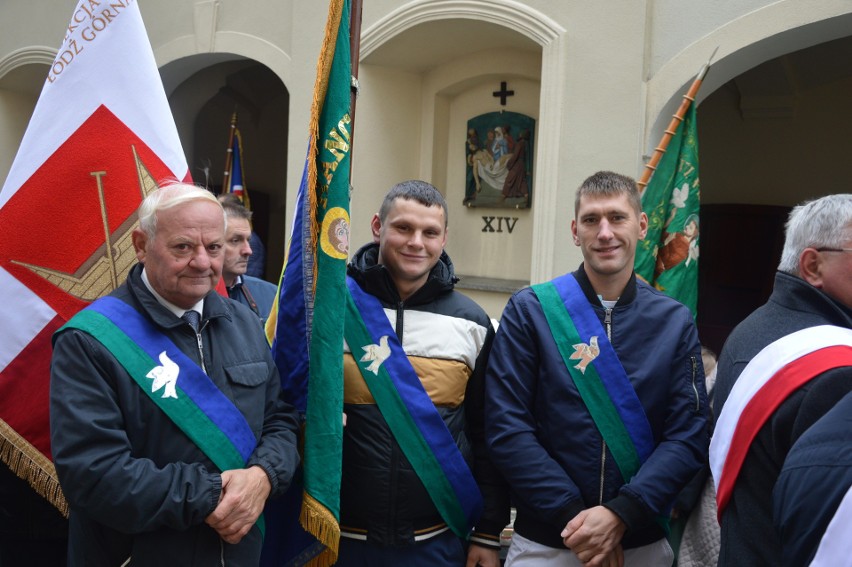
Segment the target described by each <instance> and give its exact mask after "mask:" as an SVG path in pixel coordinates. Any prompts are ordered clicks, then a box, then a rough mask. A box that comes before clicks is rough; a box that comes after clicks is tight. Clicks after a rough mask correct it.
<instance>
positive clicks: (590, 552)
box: [561, 506, 626, 567]
mask: <svg viewBox="0 0 852 567" xmlns="http://www.w3.org/2000/svg"><path fill="white" fill-rule="evenodd" d="M625 529H626V528H625V526H624V522H622V521H621V518H619V517H618V516H617V515H616V514H614V513H613V512H612V511H610V510H608V509H607V508H604V507H603V506H595V507H594V508H588V509H586V510H583V511H582V512H580V513H579V514H577V515H576V516H574V518H573V519H572V520H571V521H570V522H568V525H567V526H565V529H564V530H562V534H561V535H562V542H563V543H564V544H565V547H567V548H568V549H570V550H571V551H573V552H574V555H576V556H577V559H579V560H580V562H581V563H583V564H584V565H588V566H589V567H604V566H605V567H611V566H614V567H621V566H622V565H623V564H624V554H623V552H622V550H621V538H622V537H623V536H624V531H625Z"/></svg>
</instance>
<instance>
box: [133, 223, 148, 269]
mask: <svg viewBox="0 0 852 567" xmlns="http://www.w3.org/2000/svg"><path fill="white" fill-rule="evenodd" d="M131 238H132V240H133V249H134V250H136V259H137V260H139V261H140V262H141V263H143V264H144V263H145V255H146V253H147V252H146V251H147V246H148V234H147V233H146V232H145V231H144V230H142V229H141V228H137V229H136V230H134V231H133V234H132V235H131Z"/></svg>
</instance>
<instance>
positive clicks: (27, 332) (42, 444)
mask: <svg viewBox="0 0 852 567" xmlns="http://www.w3.org/2000/svg"><path fill="white" fill-rule="evenodd" d="M166 179H181V180H188V179H189V174H188V170H187V165H186V159H185V157H184V154H183V150H182V149H181V145H180V139H179V138H178V134H177V129H176V127H175V123H174V119H173V117H172V114H171V110H170V108H169V104H168V101H167V99H166V95H165V92H164V90H163V84H162V81H161V79H160V75H159V73H158V71H157V65H156V62H155V61H154V54H153V52H152V50H151V44H150V42H149V41H148V36H147V33H146V31H145V26H144V24H143V23H142V17H141V15H140V12H139V6H138V4H137V2H136V0H112V1H111V2H109V3H106V2H93V1H90V0H80V2H79V3H78V4H77V7H76V8H75V9H74V12H73V14H72V15H71V21H70V23H69V24H68V27H67V29H66V31H65V37H64V39H63V41H62V45H61V47H60V48H59V52H58V53H57V55H56V59H55V61H54V63H53V65H52V66H51V68H50V72H49V73H48V76H47V79H46V81H45V84H44V87H43V89H42V92H41V96H40V97H39V100H38V104H37V105H36V107H35V110H34V112H33V116H32V119H31V120H30V124H29V126H28V127H27V131H26V134H25V135H24V138H23V141H22V142H21V146H20V148H19V149H18V154H17V156H16V157H15V161H14V163H13V164H12V168H11V170H10V172H9V176H8V178H7V179H6V182H5V184H4V185H3V189H2V191H0V227H2V231H0V297H2V301H0V458H2V459H3V460H4V461H5V462H6V463H7V464H8V465H10V467H11V468H12V469H13V470H15V471H16V472H17V473H18V474H19V476H21V477H22V478H25V479H27V480H29V481H30V483H31V484H32V485H33V486H34V487H36V489H37V490H38V491H39V492H40V493H42V494H43V495H45V496H46V497H47V498H48V499H49V500H51V501H53V502H54V503H55V504H57V505H58V506H61V505H62V504H63V502H64V499H63V498H62V495H61V492H59V489H58V485H57V484H56V482H55V478H56V477H55V471H54V470H53V467H52V463H51V462H50V458H51V453H50V439H49V419H48V387H49V368H50V354H51V346H50V338H51V335H52V333H53V332H54V331H55V330H56V329H58V328H59V327H60V326H62V325H63V324H64V323H65V322H66V321H67V320H68V319H69V318H71V316H72V315H73V314H74V313H76V312H77V311H78V310H79V309H81V308H82V307H84V306H85V305H86V304H88V303H89V302H90V301H92V300H94V299H96V298H97V297H100V296H102V295H105V294H107V293H109V292H110V291H112V290H113V289H114V288H115V287H117V286H118V285H119V284H120V283H122V282H123V281H124V279H125V276H126V274H127V272H128V271H129V269H130V267H131V266H132V265H133V264H134V263H135V261H136V257H135V254H134V251H133V245H132V242H131V237H130V235H131V232H132V230H133V227H134V225H135V224H136V214H135V212H136V208H137V207H138V205H139V202H140V201H141V199H142V198H143V197H144V196H145V195H147V194H148V193H149V192H150V191H152V190H153V189H155V188H156V186H157V184H158V183H159V182H161V181H163V180H166Z"/></svg>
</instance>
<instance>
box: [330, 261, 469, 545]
mask: <svg viewBox="0 0 852 567" xmlns="http://www.w3.org/2000/svg"><path fill="white" fill-rule="evenodd" d="M347 285H348V287H349V293H348V294H347V297H346V322H345V324H344V335H345V338H346V342H347V343H348V345H349V349H350V351H351V352H352V356H353V357H354V358H355V361H356V362H357V363H358V368H359V370H360V371H361V375H362V376H363V377H364V381H365V382H366V383H367V387H368V388H369V389H370V393H371V394H372V395H373V398H374V399H375V400H376V405H377V406H378V408H379V411H381V413H382V415H383V416H384V418H385V420H386V421H387V423H388V425H389V426H390V429H391V432H392V433H393V435H394V438H395V439H396V441H397V442H398V443H399V446H400V447H401V448H402V451H403V453H404V454H405V456H406V458H407V459H408V460H409V462H410V463H411V466H412V468H413V469H414V471H415V472H416V473H417V476H418V477H419V478H420V480H421V481H422V482H423V486H425V487H426V490H427V491H428V492H429V496H430V497H431V498H432V502H434V504H435V507H436V508H437V509H438V511H439V512H440V514H441V516H442V517H443V518H444V521H445V522H446V523H447V525H448V526H449V527H450V529H451V530H452V531H453V532H454V533H455V534H456V535H458V536H459V537H465V538H466V537H467V536H468V534H469V533H470V531H471V529H472V528H473V527H474V525H475V524H476V521H477V520H478V519H479V516H480V514H481V513H482V496H481V494H480V492H479V487H478V486H477V484H476V481H475V480H474V478H473V475H472V474H471V472H470V468H469V467H468V466H467V463H466V462H465V460H464V458H463V457H462V455H461V452H460V451H459V449H458V446H457V445H456V443H455V440H454V439H453V436H452V435H451V434H450V431H449V430H448V429H447V426H446V424H445V423H444V420H443V419H442V418H441V416H440V414H438V411H437V409H436V408H435V404H433V403H432V400H431V399H430V398H429V395H428V394H427V393H426V390H424V388H423V384H422V383H421V382H420V378H419V377H418V376H417V373H416V372H415V370H414V367H412V366H411V362H410V361H409V360H408V356H406V354H405V351H404V350H403V348H402V344H400V342H399V339H398V338H397V336H396V332H395V331H394V329H393V327H392V326H391V324H390V321H388V318H387V315H385V312H384V309H383V308H382V305H381V303H379V300H378V299H376V298H375V297H373V296H372V295H369V294H367V293H364V291H362V290H361V288H360V287H358V284H356V283H355V282H354V280H352V279H351V278H347ZM380 344H382V345H383V344H386V345H387V346H388V347H389V348H390V351H389V352H385V353H383V354H382V356H381V357H379V358H378V359H376V358H371V359H368V358H369V357H368V356H364V357H361V356H360V355H359V353H363V352H368V350H369V348H364V347H373V348H378V346H379V345H380ZM362 359H367V360H362Z"/></svg>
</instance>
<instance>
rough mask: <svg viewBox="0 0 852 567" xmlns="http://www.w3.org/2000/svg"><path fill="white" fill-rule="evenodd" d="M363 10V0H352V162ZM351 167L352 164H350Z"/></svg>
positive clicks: (350, 142) (350, 120) (350, 23)
mask: <svg viewBox="0 0 852 567" xmlns="http://www.w3.org/2000/svg"><path fill="white" fill-rule="evenodd" d="M361 11H362V0H352V4H351V14H350V16H349V57H350V60H351V64H352V85H351V93H352V94H351V95H350V96H351V99H350V100H351V102H350V110H349V144H350V146H351V148H350V152H349V163H350V164H351V163H352V150H354V149H355V146H354V144H353V142H354V140H355V102H356V101H357V100H358V93H359V91H360V89H361V85H360V84H358V61H359V60H360V59H361ZM350 168H351V165H350ZM350 182H351V180H350Z"/></svg>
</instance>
